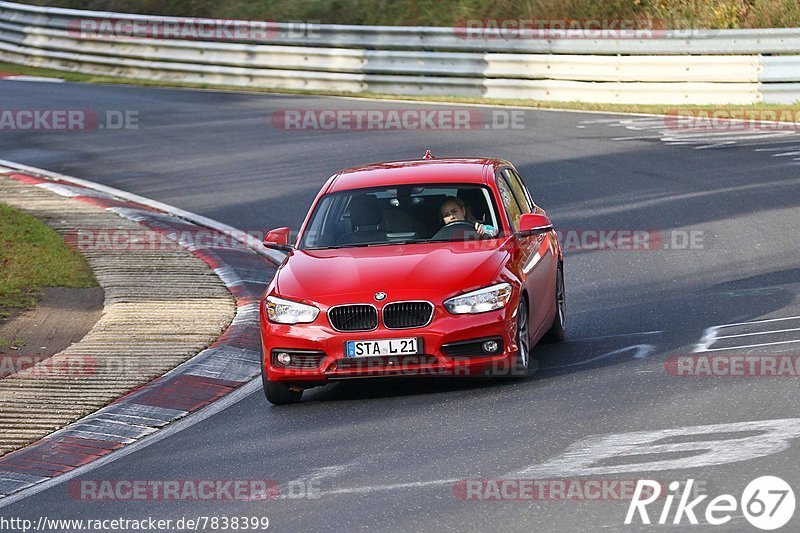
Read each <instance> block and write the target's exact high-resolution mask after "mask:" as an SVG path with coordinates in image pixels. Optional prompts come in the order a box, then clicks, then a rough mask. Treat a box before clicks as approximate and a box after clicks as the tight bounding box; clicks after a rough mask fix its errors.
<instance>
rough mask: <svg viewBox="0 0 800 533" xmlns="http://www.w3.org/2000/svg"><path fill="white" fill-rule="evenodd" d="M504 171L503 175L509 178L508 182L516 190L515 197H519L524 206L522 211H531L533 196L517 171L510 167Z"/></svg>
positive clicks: (520, 203)
mask: <svg viewBox="0 0 800 533" xmlns="http://www.w3.org/2000/svg"><path fill="white" fill-rule="evenodd" d="M502 172H503V176H505V178H506V179H507V180H508V184H509V185H510V186H511V190H512V191H513V192H514V197H515V198H516V199H517V202H518V203H519V205H520V207H521V208H522V212H523V213H530V212H531V211H533V205H532V204H533V202H532V201H531V197H530V195H529V194H528V191H527V190H526V189H525V185H524V184H523V183H522V180H521V179H520V177H519V176H518V175H517V173H516V172H514V171H513V170H511V169H510V168H505V169H503V171H502Z"/></svg>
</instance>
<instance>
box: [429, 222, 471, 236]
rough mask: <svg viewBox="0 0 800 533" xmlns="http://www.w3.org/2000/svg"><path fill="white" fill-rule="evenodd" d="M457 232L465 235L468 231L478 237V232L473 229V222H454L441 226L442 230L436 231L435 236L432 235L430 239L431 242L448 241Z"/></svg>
mask: <svg viewBox="0 0 800 533" xmlns="http://www.w3.org/2000/svg"><path fill="white" fill-rule="evenodd" d="M459 230H461V231H462V232H465V233H466V232H467V231H468V230H469V231H472V233H474V234H475V235H478V230H476V229H475V223H474V222H467V221H466V220H454V221H453V222H450V223H449V224H445V225H444V226H442V228H441V229H440V230H439V231H437V232H436V235H434V236H433V237H432V238H433V240H439V239H443V240H444V239H450V238H451V237H452V236H453V234H455V233H456V232H457V231H459Z"/></svg>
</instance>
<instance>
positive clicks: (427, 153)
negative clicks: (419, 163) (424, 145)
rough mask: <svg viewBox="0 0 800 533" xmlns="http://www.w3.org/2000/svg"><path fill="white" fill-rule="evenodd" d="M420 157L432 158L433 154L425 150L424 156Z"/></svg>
mask: <svg viewBox="0 0 800 533" xmlns="http://www.w3.org/2000/svg"><path fill="white" fill-rule="evenodd" d="M422 159H433V154H432V153H431V151H430V150H425V157H423V158H422Z"/></svg>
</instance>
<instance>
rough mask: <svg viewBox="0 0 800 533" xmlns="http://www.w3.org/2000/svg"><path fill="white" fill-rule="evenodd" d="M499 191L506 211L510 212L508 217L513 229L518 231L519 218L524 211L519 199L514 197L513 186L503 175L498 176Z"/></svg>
mask: <svg viewBox="0 0 800 533" xmlns="http://www.w3.org/2000/svg"><path fill="white" fill-rule="evenodd" d="M497 190H498V191H500V198H501V199H502V200H503V205H504V206H505V207H506V211H508V217H509V218H510V219H511V227H512V228H514V230H515V231H516V230H518V229H519V217H520V216H521V215H522V209H521V208H520V205H519V203H518V202H517V199H516V198H515V197H514V193H513V192H512V190H511V186H510V185H509V184H508V181H506V178H505V176H503V175H502V174H498V175H497Z"/></svg>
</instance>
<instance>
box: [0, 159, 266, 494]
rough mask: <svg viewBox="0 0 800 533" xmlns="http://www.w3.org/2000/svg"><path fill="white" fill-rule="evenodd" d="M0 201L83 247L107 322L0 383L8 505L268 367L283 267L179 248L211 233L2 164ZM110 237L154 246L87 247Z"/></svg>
mask: <svg viewBox="0 0 800 533" xmlns="http://www.w3.org/2000/svg"><path fill="white" fill-rule="evenodd" d="M0 198H2V199H3V202H4V203H7V204H9V205H11V206H13V207H17V208H19V209H22V210H25V211H26V212H28V213H30V214H32V215H34V216H37V217H39V218H41V219H42V220H43V221H44V222H45V223H46V224H48V225H49V226H51V227H52V228H54V229H55V230H56V231H58V232H59V233H60V234H62V235H64V236H65V238H66V239H67V241H68V242H70V243H71V244H73V245H75V244H76V243H77V244H78V246H77V247H78V249H79V250H80V251H81V252H82V253H83V254H84V255H85V256H86V258H87V260H88V262H89V264H90V266H91V267H92V269H93V270H94V273H95V276H96V277H97V280H98V282H99V284H100V286H101V287H102V288H103V290H104V292H105V302H104V307H103V313H102V316H101V318H100V320H99V321H98V322H97V323H96V324H95V326H94V327H93V328H92V329H91V331H90V332H89V333H88V334H87V335H86V336H85V337H84V338H83V339H82V340H81V341H79V342H77V343H75V344H73V345H72V346H70V347H69V348H67V349H66V350H64V351H62V352H60V353H58V354H56V355H54V356H52V357H50V358H48V359H45V360H43V361H41V362H40V363H38V364H35V365H34V366H31V367H28V368H25V369H23V370H20V371H19V372H16V373H14V374H11V375H9V376H7V377H5V378H4V379H2V380H0V455H2V457H0V500H2V498H3V497H4V496H7V495H10V494H12V493H15V492H18V491H21V490H23V489H25V488H27V487H30V486H32V485H36V484H38V483H41V482H43V481H46V480H48V479H51V478H53V477H56V476H58V475H61V474H64V473H66V472H68V471H70V470H73V469H75V468H77V467H79V466H82V465H85V464H88V463H90V462H92V461H94V460H96V459H98V458H100V457H102V456H104V455H106V454H108V453H110V452H112V451H114V450H118V449H119V448H122V447H124V446H126V445H128V444H131V443H133V442H135V441H137V440H138V439H141V438H143V437H145V436H147V435H150V434H152V433H154V432H156V431H158V430H159V429H160V428H163V427H165V426H167V425H168V424H169V423H171V422H173V421H175V420H178V419H180V418H183V417H185V416H186V415H188V414H189V413H192V412H195V411H197V410H199V409H201V408H203V407H204V406H206V405H208V404H210V403H212V402H214V401H215V400H217V399H219V398H221V397H223V396H225V395H227V394H228V393H230V392H232V391H234V390H235V389H237V388H238V387H239V386H241V385H243V384H245V383H247V382H249V381H251V380H252V379H253V378H254V377H255V376H257V375H258V373H259V357H260V352H259V350H258V338H259V334H258V305H259V303H258V301H259V295H260V293H261V292H262V291H263V289H264V288H265V286H266V284H267V283H268V282H269V280H270V279H271V277H272V273H273V272H274V267H275V265H274V262H272V261H270V260H268V259H267V258H265V257H263V256H261V255H259V254H257V253H255V252H254V251H252V250H250V249H248V248H247V247H246V246H243V245H240V246H231V242H232V239H220V238H215V239H207V242H208V246H203V247H197V246H196V245H195V243H191V242H180V243H177V242H175V241H174V240H170V239H174V238H175V237H176V235H185V234H190V235H192V234H193V235H197V234H198V233H202V232H203V230H204V228H202V227H199V226H196V225H194V224H192V223H190V222H188V221H186V220H183V219H180V218H177V217H175V216H172V215H170V214H168V213H164V212H162V211H159V210H157V209H153V208H151V207H149V206H145V205H141V204H137V203H136V202H134V201H131V200H129V199H123V198H119V197H115V196H113V195H111V194H108V193H106V192H100V191H97V190H94V189H92V188H87V187H83V186H80V185H76V184H74V183H69V182H65V181H60V180H58V179H57V178H54V179H47V178H46V177H44V176H42V175H38V174H36V173H29V172H17V171H16V169H13V168H7V167H0ZM101 234H102V235H105V236H108V235H109V234H111V235H127V236H128V237H129V238H130V236H134V240H135V241H136V242H144V243H146V245H145V246H119V245H118V244H119V242H117V243H116V244H114V243H112V245H110V246H109V245H108V241H100V240H95V242H94V243H92V242H91V236H95V237H96V236H97V235H101ZM87 235H88V236H90V238H89V240H87V239H86V238H84V237H85V236H87ZM81 236H83V237H81ZM165 242H167V243H171V244H172V246H164V243H165ZM147 243H149V244H147ZM154 243H155V245H153V244H154ZM243 271H244V272H245V273H246V274H244V275H243V274H242V272H243ZM243 277H250V278H255V279H252V280H250V279H247V280H244V279H242V278H243ZM98 410H99V411H98Z"/></svg>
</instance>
